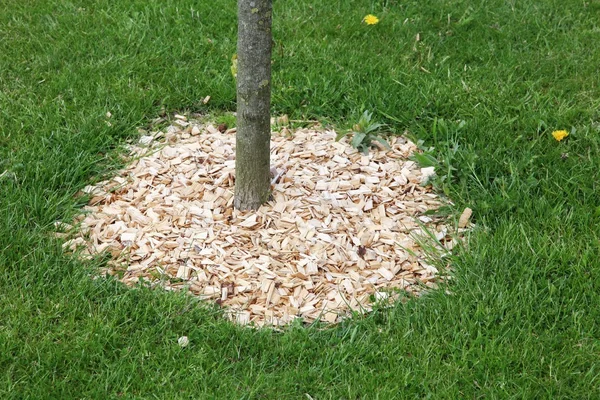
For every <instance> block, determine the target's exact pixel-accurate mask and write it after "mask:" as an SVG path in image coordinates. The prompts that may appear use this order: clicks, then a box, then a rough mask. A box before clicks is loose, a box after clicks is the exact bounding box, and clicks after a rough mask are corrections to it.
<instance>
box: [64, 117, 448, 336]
mask: <svg viewBox="0 0 600 400" xmlns="http://www.w3.org/2000/svg"><path fill="white" fill-rule="evenodd" d="M221 131H223V132H221ZM335 136H336V134H335V132H333V131H328V130H324V129H321V128H318V127H316V128H310V129H308V128H307V129H298V130H295V131H293V132H290V131H288V130H287V128H284V129H283V130H282V132H273V136H272V142H271V166H272V178H273V180H272V189H273V197H274V199H273V201H271V202H269V203H268V204H267V205H265V206H263V207H261V208H260V209H259V210H258V211H256V212H240V211H238V210H234V209H233V206H232V204H233V194H234V180H235V158H234V157H235V130H234V129H230V130H226V131H225V129H217V128H215V127H214V126H212V125H203V124H200V123H196V122H193V121H188V120H187V119H186V118H185V117H183V116H179V117H178V119H176V120H175V122H174V123H173V125H171V126H169V127H168V128H167V129H166V130H164V131H161V132H154V133H153V134H150V135H146V136H142V137H141V139H140V143H139V144H138V145H136V146H131V151H132V155H133V156H134V161H133V162H131V164H130V165H129V166H128V167H126V168H125V169H123V170H122V171H120V172H119V174H118V176H115V177H114V178H112V179H110V180H107V181H104V182H100V183H99V184H97V185H94V186H88V187H86V188H85V190H84V192H86V193H88V194H89V195H90V196H91V200H90V202H89V205H88V206H86V207H85V214H84V215H82V216H81V218H80V221H79V222H80V225H79V226H80V230H79V231H78V234H77V236H76V237H74V238H73V239H71V240H69V241H67V242H66V243H65V244H64V247H65V248H66V249H70V250H76V249H78V250H79V251H80V254H82V255H84V256H86V255H87V256H90V255H95V254H98V253H101V252H105V251H108V252H110V253H111V254H112V260H111V261H110V262H109V266H108V267H107V269H106V271H104V272H105V273H108V274H112V275H116V276H118V277H119V278H120V279H121V281H122V282H124V283H126V284H129V285H133V284H136V283H138V281H139V280H140V279H141V278H143V279H144V280H146V281H150V282H152V284H154V285H161V286H163V287H164V288H166V289H168V290H180V289H185V290H188V291H189V292H191V293H193V294H194V295H197V296H200V297H201V298H203V299H207V300H210V301H216V302H217V303H219V304H221V305H222V306H224V307H226V308H227V310H228V315H229V316H230V317H231V319H232V320H234V321H236V322H238V323H241V324H248V323H253V324H255V325H257V326H263V325H285V324H288V323H290V322H291V321H292V320H294V319H295V318H298V317H301V318H303V320H304V321H306V322H312V321H315V320H316V319H319V320H321V321H326V322H329V323H335V322H339V321H340V319H341V318H343V317H344V316H346V315H348V313H349V312H350V311H351V310H352V311H358V312H365V311H369V310H371V309H372V307H373V304H374V302H376V301H381V300H385V299H389V298H393V297H394V290H396V291H397V290H400V291H407V292H409V293H414V294H418V293H419V292H420V291H421V290H423V289H426V288H427V287H435V285H436V280H438V279H440V278H439V276H438V271H437V269H436V268H435V267H433V266H432V265H430V264H428V263H427V262H426V261H425V259H424V258H425V257H424V254H423V251H422V249H421V248H420V247H419V246H418V245H417V240H416V239H415V238H416V237H419V235H423V234H424V232H423V227H426V228H427V230H429V232H431V233H432V234H433V236H435V237H436V238H437V240H438V241H439V243H440V244H441V245H442V246H445V247H446V248H447V249H451V248H452V246H453V245H454V244H455V240H456V239H452V238H450V236H449V235H448V233H449V232H448V229H447V227H446V226H445V225H444V223H443V221H440V220H439V219H432V218H431V217H428V216H424V215H423V213H424V212H426V211H428V210H433V209H436V208H438V207H439V206H440V205H441V204H442V203H441V201H440V199H439V197H438V196H437V195H436V194H435V193H433V192H432V190H431V187H430V186H424V185H423V183H424V182H425V181H426V179H427V177H428V176H430V175H431V174H432V173H433V168H419V167H418V166H417V165H416V163H415V162H413V161H409V160H408V157H409V156H410V154H411V153H412V152H414V151H416V146H415V144H414V143H412V142H410V141H408V140H407V139H405V138H403V137H395V138H392V139H390V140H391V149H389V150H387V149H379V150H373V151H371V152H370V153H369V154H368V155H363V154H362V153H359V152H357V151H356V150H355V149H354V148H352V147H351V146H350V145H349V144H348V142H347V141H346V140H345V139H344V140H342V141H340V142H336V141H335Z"/></svg>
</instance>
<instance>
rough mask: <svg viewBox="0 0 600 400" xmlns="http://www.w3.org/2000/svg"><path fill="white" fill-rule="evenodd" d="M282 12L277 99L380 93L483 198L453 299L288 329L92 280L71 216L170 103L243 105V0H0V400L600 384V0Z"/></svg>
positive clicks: (471, 197) (415, 393) (570, 389)
mask: <svg viewBox="0 0 600 400" xmlns="http://www.w3.org/2000/svg"><path fill="white" fill-rule="evenodd" d="M274 7H275V17H274V36H275V41H276V45H275V48H274V56H273V74H274V76H273V110H272V111H273V114H282V113H287V114H289V115H290V118H292V119H311V118H316V119H319V120H321V121H323V122H324V123H327V124H333V125H336V126H338V127H342V128H345V127H349V126H351V125H352V124H353V123H355V121H357V120H358V118H359V116H360V115H361V114H362V113H363V111H364V110H373V111H374V118H375V119H377V120H378V121H380V122H384V123H387V124H389V125H390V126H391V127H392V128H393V129H394V130H395V131H396V132H398V133H400V132H403V131H404V130H408V131H409V132H410V133H411V134H412V135H414V136H415V137H416V138H418V139H420V140H422V141H423V144H422V146H423V147H424V148H426V149H430V150H429V153H430V154H431V156H432V157H433V158H434V159H435V161H433V162H434V163H436V164H437V165H438V171H439V175H440V176H439V180H438V185H439V187H440V190H443V191H445V192H446V193H447V194H448V195H449V196H450V197H451V198H452V199H453V200H454V201H455V202H456V204H457V209H460V208H461V207H463V206H470V207H472V208H473V209H474V215H475V219H476V222H477V225H478V228H477V229H476V230H475V231H474V232H472V233H471V235H470V237H469V243H468V246H467V247H466V248H465V249H462V250H460V251H459V252H457V254H456V255H455V257H453V259H452V267H453V270H454V275H455V277H454V279H453V280H452V282H451V284H450V286H449V288H448V289H449V290H450V291H451V293H452V294H451V295H448V294H445V291H444V290H441V291H438V292H432V293H430V294H429V295H427V296H425V297H424V298H421V299H418V300H409V301H407V302H406V303H399V304H398V305H397V306H395V307H394V308H393V309H391V310H388V311H378V312H375V313H373V314H371V315H369V316H367V317H364V318H356V319H354V320H351V321H348V322H345V323H343V324H341V325H340V326H338V327H336V328H333V329H327V330H318V329H316V328H314V327H309V328H305V327H301V326H294V327H292V328H290V329H289V330H287V331H285V332H283V333H277V332H271V331H266V330H263V331H254V330H250V329H244V328H239V327H235V326H232V325H230V324H228V323H226V322H224V321H223V320H222V319H221V318H220V315H219V312H218V310H213V309H206V308H205V307H199V306H198V303H197V302H196V301H194V300H193V299H191V298H189V297H186V296H184V295H181V294H172V293H164V292H162V291H158V290H157V291H154V290H150V289H148V288H139V289H136V290H128V289H125V288H123V287H122V286H121V285H120V284H117V283H116V282H114V281H111V280H91V279H90V278H89V274H90V271H92V270H93V269H94V268H96V267H97V266H98V265H99V264H101V262H102V261H101V260H98V261H95V262H87V263H83V262H81V261H77V260H74V259H72V258H70V257H69V256H67V255H65V254H63V252H62V250H61V242H60V241H59V240H58V239H54V238H53V236H52V232H53V231H54V227H53V223H54V221H56V220H64V221H68V220H70V219H71V218H72V217H73V216H74V215H76V214H77V212H78V210H79V207H80V206H81V204H80V203H79V202H78V200H77V199H76V198H74V196H73V195H74V194H75V193H76V192H77V191H78V190H79V189H81V188H82V187H83V186H85V185H86V184H88V183H89V182H91V181H93V180H97V179H100V178H101V177H102V176H106V174H108V173H109V172H110V171H111V170H112V169H114V168H115V167H116V166H117V165H118V163H119V159H118V147H119V146H120V145H121V144H123V143H124V142H125V141H126V140H128V139H135V137H136V135H137V133H136V128H137V127H138V126H142V125H144V124H147V123H148V122H149V121H150V120H151V119H152V118H154V117H155V116H156V115H157V114H158V113H159V112H160V109H161V108H163V107H164V108H165V109H167V110H170V111H175V110H188V111H190V112H201V113H212V114H217V115H222V117H221V118H224V120H228V118H229V117H226V116H225V115H226V114H225V113H226V112H228V111H232V110H234V109H235V86H234V82H233V79H232V77H231V74H230V71H229V67H230V59H231V56H232V54H233V53H235V33H236V16H235V2H234V1H224V0H218V1H214V2H213V1H211V2H208V1H205V2H198V1H191V0H179V1H177V2H174V1H159V0H143V1H142V0H131V1H116V0H113V1H107V0H96V1H84V0H80V1H63V0H60V1H59V0H48V1H44V2H40V1H32V0H26V1H25V0H20V1H16V0H6V1H4V2H3V9H5V10H7V11H4V12H2V13H0V37H1V38H2V40H0V174H2V173H3V172H5V171H6V173H4V174H3V175H2V177H0V397H1V398H3V399H71V398H73V399H74V398H78V399H80V398H81V399H97V398H107V399H109V398H115V399H117V398H118V399H134V398H135V399H138V398H143V399H146V398H148V399H152V398H159V399H171V398H219V399H220V398H247V399H253V398H277V399H281V398H286V399H287V398H298V399H306V398H309V397H307V394H308V395H310V396H312V398H314V399H329V398H331V399H357V398H380V399H391V398H435V399H456V398H485V399H494V398H498V399H505V398H519V399H521V398H529V399H541V398H548V399H558V398H564V399H584V398H590V399H595V398H599V397H600V367H599V365H600V363H599V362H598V359H599V358H600V307H599V304H600V262H599V261H598V260H599V257H600V187H599V182H600V172H599V171H600V85H599V84H600V69H599V67H598V66H599V65H600V64H599V63H598V60H600V22H598V18H597V16H598V12H600V2H598V0H589V1H585V2H584V1H575V0H562V1H558V0H532V1H521V2H517V1H500V0H490V1H472V0H469V1H467V0H457V1H447V0H446V1H444V0H438V1H433V0H420V1H417V0H408V1H394V0H371V1H366V0H362V1H359V0H345V1H339V2H323V1H317V0H301V1H297V2H292V1H289V2H288V1H286V2H284V1H275V6H274ZM368 13H373V14H375V15H377V16H378V17H380V19H381V22H380V23H379V24H378V25H375V26H365V25H361V24H360V21H361V19H362V17H363V16H364V15H366V14H368ZM417 35H418V37H419V39H420V40H419V41H416V38H417ZM207 95H210V96H211V101H210V102H209V103H208V104H207V105H203V104H202V99H203V98H204V97H205V96H207ZM108 111H110V112H111V113H112V115H113V116H112V118H111V119H110V122H111V126H109V125H108V124H107V123H106V122H107V121H106V113H107V112H108ZM572 128H575V132H574V133H573V134H572V135H570V136H569V137H568V138H567V139H566V140H564V141H562V142H560V143H558V142H556V141H555V140H554V139H553V138H552V137H551V135H550V133H551V131H552V130H555V129H567V130H569V131H570V130H571V129H572ZM431 148H433V149H431ZM563 153H564V154H568V157H566V158H565V157H561V155H563ZM182 335H187V336H188V337H189V338H190V341H191V344H190V346H189V347H188V348H185V349H181V348H180V347H179V346H178V345H177V338H178V337H179V336H182Z"/></svg>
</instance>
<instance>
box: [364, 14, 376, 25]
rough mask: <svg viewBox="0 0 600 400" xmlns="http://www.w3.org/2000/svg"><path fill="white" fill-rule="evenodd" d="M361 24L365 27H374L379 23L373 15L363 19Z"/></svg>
mask: <svg viewBox="0 0 600 400" xmlns="http://www.w3.org/2000/svg"><path fill="white" fill-rule="evenodd" d="M363 22H364V23H365V24H367V25H375V24H376V23H378V22H379V18H377V17H376V16H374V15H371V14H369V15H367V16H366V17H364V18H363Z"/></svg>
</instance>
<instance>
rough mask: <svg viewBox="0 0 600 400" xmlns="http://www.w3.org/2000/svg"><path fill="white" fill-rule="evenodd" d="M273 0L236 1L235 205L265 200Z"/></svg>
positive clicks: (255, 204) (268, 187)
mask: <svg viewBox="0 0 600 400" xmlns="http://www.w3.org/2000/svg"><path fill="white" fill-rule="evenodd" d="M271 13H272V0H238V42H237V57H238V58H237V59H238V68H237V134H236V152H235V197H234V207H235V208H237V209H240V210H249V209H252V210H255V209H258V208H259V207H260V206H261V205H262V204H264V203H266V202H267V201H268V200H269V197H270V195H271V185H270V157H271V154H270V145H271V115H270V108H271V43H272V33H271Z"/></svg>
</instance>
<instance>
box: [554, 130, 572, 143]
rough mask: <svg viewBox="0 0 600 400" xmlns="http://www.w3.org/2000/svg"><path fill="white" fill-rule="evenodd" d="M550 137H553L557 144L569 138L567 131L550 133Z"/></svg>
mask: <svg viewBox="0 0 600 400" xmlns="http://www.w3.org/2000/svg"><path fill="white" fill-rule="evenodd" d="M552 136H554V139H556V140H558V141H559V142H560V141H561V140H563V139H564V138H566V137H567V136H569V132H567V131H554V132H552Z"/></svg>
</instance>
